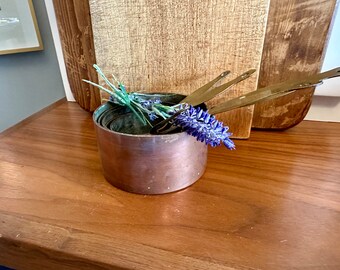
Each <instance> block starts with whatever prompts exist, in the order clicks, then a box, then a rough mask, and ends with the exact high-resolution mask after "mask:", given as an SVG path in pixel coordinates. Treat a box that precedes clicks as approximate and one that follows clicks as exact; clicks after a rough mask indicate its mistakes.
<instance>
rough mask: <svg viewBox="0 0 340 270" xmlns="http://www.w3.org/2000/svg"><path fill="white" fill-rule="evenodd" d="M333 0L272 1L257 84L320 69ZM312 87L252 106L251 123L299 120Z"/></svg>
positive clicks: (278, 124) (276, 125) (285, 124)
mask: <svg viewBox="0 0 340 270" xmlns="http://www.w3.org/2000/svg"><path fill="white" fill-rule="evenodd" d="M335 4H336V0H321V1H319V0H273V1H271V2H270V9H269V15H268V22H267V30H266V37H265V43H264V47H263V54H262V61H261V70H260V77H259V87H265V86H268V85H271V84H274V83H278V82H283V81H285V80H288V79H298V78H303V77H304V76H308V75H312V74H316V73H318V72H319V71H320V69H321V65H322V60H323V51H324V48H325V45H326V43H327V35H328V30H329V28H330V24H331V20H332V17H333V12H334V8H335ZM313 93H314V88H309V89H306V90H303V91H298V92H296V93H293V94H290V95H287V96H284V97H281V98H277V99H275V100H269V101H265V102H261V103H258V104H256V105H255V110H254V118H253V124H252V126H253V127H255V128H266V129H268V128H271V129H286V128H290V127H292V126H294V125H296V124H298V123H300V122H301V121H302V120H303V118H304V117H305V116H306V114H307V112H308V110H309V107H310V105H311V102H312V96H313Z"/></svg>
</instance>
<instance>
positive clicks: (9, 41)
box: [0, 0, 43, 55]
mask: <svg viewBox="0 0 340 270" xmlns="http://www.w3.org/2000/svg"><path fill="white" fill-rule="evenodd" d="M39 50H43V44H42V41H41V36H40V32H39V29H38V24H37V18H36V16H35V12H34V8H33V3H32V0H0V55H1V54H11V53H20V52H30V51H39Z"/></svg>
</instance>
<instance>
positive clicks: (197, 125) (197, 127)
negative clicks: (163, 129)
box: [174, 106, 235, 150]
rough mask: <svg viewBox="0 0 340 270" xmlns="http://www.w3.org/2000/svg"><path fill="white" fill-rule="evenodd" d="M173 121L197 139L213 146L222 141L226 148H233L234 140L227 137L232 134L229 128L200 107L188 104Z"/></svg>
mask: <svg viewBox="0 0 340 270" xmlns="http://www.w3.org/2000/svg"><path fill="white" fill-rule="evenodd" d="M174 122H175V123H174V124H175V125H178V126H180V127H182V128H183V130H184V131H185V132H187V133H188V134H189V135H192V136H194V137H196V138H197V140H198V141H201V142H205V144H210V145H211V146H213V147H216V146H218V145H220V144H221V142H222V143H223V144H224V145H225V146H226V147H227V148H228V149H230V150H233V149H235V144H234V142H233V141H232V140H231V139H230V138H229V137H230V136H231V135H232V134H231V133H229V132H228V129H229V128H228V127H227V126H224V125H223V123H222V122H220V121H218V120H216V119H215V117H214V116H213V115H210V114H209V113H208V112H207V111H204V110H202V109H201V108H194V107H193V106H189V107H188V108H187V109H186V110H184V111H183V112H181V113H180V114H179V115H178V116H177V117H176V118H175V120H174Z"/></svg>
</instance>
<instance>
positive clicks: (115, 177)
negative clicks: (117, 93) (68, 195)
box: [93, 103, 207, 194]
mask: <svg viewBox="0 0 340 270" xmlns="http://www.w3.org/2000/svg"><path fill="white" fill-rule="evenodd" d="M114 106H115V105H112V104H110V103H106V104H104V105H102V106H100V107H99V108H98V109H97V110H96V111H95V113H94V115H93V120H94V123H95V130H96V134H97V141H98V148H99V154H100V158H101V163H102V168H103V174H104V176H105V178H106V179H107V181H109V182H110V183H111V184H112V185H114V186H115V187H118V188H120V189H122V190H125V191H128V192H133V193H139V194H163V193H169V192H173V191H177V190H180V189H183V188H186V187H188V186H190V185H191V184H193V183H194V182H196V181H197V180H198V179H199V178H200V177H201V176H202V175H203V173H204V171H205V167H206V162H207V146H206V145H205V144H204V143H201V142H198V141H196V139H195V138H194V137H192V136H190V135H187V134H186V133H184V132H179V133H174V134H165V135H150V134H126V133H122V132H117V131H113V130H110V129H108V128H106V127H105V126H110V125H112V123H114V121H115V119H110V117H108V116H107V115H106V116H105V115H104V116H103V112H105V111H107V110H110V109H111V110H112V108H113V107H114ZM115 114H117V117H116V119H118V118H120V117H123V115H122V116H120V115H119V113H116V112H114V111H113V112H112V111H111V113H110V115H111V116H112V115H115ZM124 117H126V119H128V117H127V114H125V115H124ZM127 121H128V120H127Z"/></svg>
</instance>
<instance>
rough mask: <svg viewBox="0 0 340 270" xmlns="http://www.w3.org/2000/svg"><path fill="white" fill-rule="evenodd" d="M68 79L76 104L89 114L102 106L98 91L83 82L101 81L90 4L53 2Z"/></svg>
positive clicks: (56, 0)
mask: <svg viewBox="0 0 340 270" xmlns="http://www.w3.org/2000/svg"><path fill="white" fill-rule="evenodd" d="M53 5H54V10H55V14H56V19H57V22H58V30H59V35H60V39H61V46H62V50H63V55H64V58H65V65H66V71H67V77H68V81H69V84H70V88H71V91H72V94H73V96H74V99H75V100H76V102H77V103H78V104H79V105H80V106H81V107H82V108H83V109H85V110H87V111H90V112H92V111H94V110H95V109H96V108H97V107H98V106H99V105H100V95H99V92H98V91H97V89H96V88H95V87H93V86H91V85H89V84H87V83H84V82H83V81H82V79H87V80H90V81H93V82H98V77H97V73H96V72H95V71H94V69H93V68H92V65H93V64H94V63H96V58H95V54H94V45H93V36H92V29H91V17H90V7H89V2H88V1H87V0H85V1H79V0H53Z"/></svg>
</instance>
